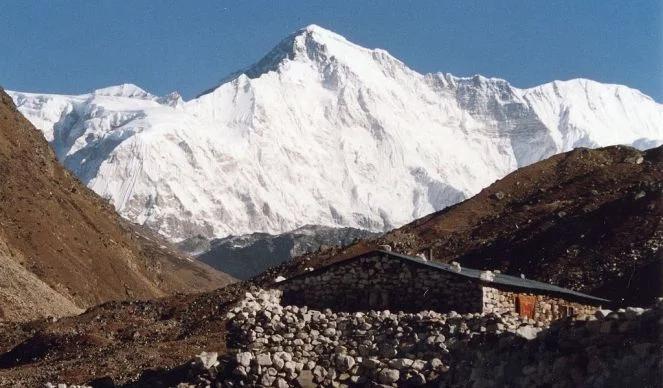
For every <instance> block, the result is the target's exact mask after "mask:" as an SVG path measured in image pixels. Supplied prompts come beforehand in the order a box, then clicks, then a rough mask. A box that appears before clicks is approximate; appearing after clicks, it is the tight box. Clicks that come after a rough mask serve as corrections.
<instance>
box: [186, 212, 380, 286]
mask: <svg viewBox="0 0 663 388" xmlns="http://www.w3.org/2000/svg"><path fill="white" fill-rule="evenodd" d="M375 236H377V234H376V233H372V232H369V231H367V230H361V229H355V228H332V227H326V226H320V225H307V226H304V227H301V228H298V229H296V230H293V231H292V232H287V233H281V234H278V235H271V234H268V233H253V234H249V235H244V236H229V237H224V238H220V239H212V240H208V239H207V238H205V237H204V236H197V237H193V238H190V239H187V240H184V241H182V242H180V243H178V244H177V246H178V247H179V248H180V249H183V250H185V251H186V252H189V253H191V254H195V255H196V258H197V259H198V260H200V261H202V262H203V263H206V264H208V265H210V266H211V267H213V268H216V269H218V270H220V271H222V272H224V273H227V274H229V275H231V276H233V277H235V278H237V279H243V280H246V279H249V278H251V277H253V276H255V275H258V274H259V273H261V272H263V271H264V270H266V269H268V268H269V267H273V266H275V265H278V264H281V263H283V262H285V261H287V260H290V259H292V258H294V257H298V256H301V255H304V254H307V253H311V252H315V251H318V250H320V249H327V248H329V247H332V246H336V247H344V246H346V245H349V244H352V243H354V242H356V241H358V240H361V239H367V238H370V237H375Z"/></svg>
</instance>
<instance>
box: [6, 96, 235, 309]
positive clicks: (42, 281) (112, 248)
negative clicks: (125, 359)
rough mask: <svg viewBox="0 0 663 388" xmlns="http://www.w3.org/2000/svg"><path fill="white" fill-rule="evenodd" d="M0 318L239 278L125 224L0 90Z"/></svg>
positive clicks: (155, 294) (216, 284) (202, 286)
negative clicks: (58, 157) (59, 159)
mask: <svg viewBox="0 0 663 388" xmlns="http://www.w3.org/2000/svg"><path fill="white" fill-rule="evenodd" d="M0 264H1V267H2V270H0V282H1V283H0V318H4V319H19V320H27V319H32V318H35V317H38V316H45V315H65V314H71V313H76V312H79V311H81V310H80V309H81V308H87V307H89V306H92V305H95V304H98V303H101V302H104V301H108V300H115V299H127V298H154V297H159V296H162V295H165V294H168V293H173V292H179V291H200V290H208V289H212V288H214V287H220V286H223V285H225V284H228V282H229V281H231V278H230V277H229V276H227V275H225V274H222V273H220V272H217V271H215V270H213V269H211V268H209V267H207V266H205V265H202V264H199V263H196V262H192V261H191V260H190V259H188V258H184V257H182V256H179V255H178V254H177V253H175V251H174V250H172V249H170V248H169V247H167V245H166V244H165V243H164V242H163V241H162V240H161V239H160V238H158V237H157V236H154V235H151V234H149V233H147V232H145V231H142V230H139V229H138V228H137V227H135V226H134V225H131V224H129V223H128V222H126V221H124V220H122V219H121V218H120V217H119V216H117V215H116V213H115V212H114V210H113V209H112V207H111V206H110V205H109V204H107V203H106V202H104V201H103V200H102V199H101V198H99V197H98V196H97V195H96V194H94V193H93V192H92V191H90V190H88V189H87V188H86V187H85V186H83V185H82V184H81V183H80V182H79V181H78V180H77V179H76V178H74V177H73V176H71V175H70V174H69V173H68V172H67V171H66V170H65V169H64V168H62V167H61V166H60V164H59V163H58V162H57V160H56V159H55V156H54V154H53V152H52V151H51V149H50V147H49V146H48V144H47V143H46V141H45V140H44V139H43V137H42V136H41V134H40V133H39V132H38V131H37V130H36V129H35V128H34V127H33V126H32V125H31V124H30V123H29V122H28V121H27V120H26V119H25V118H24V117H23V116H21V114H20V113H19V112H18V111H17V110H16V108H15V106H14V104H13V102H12V100H11V98H10V97H9V96H7V94H5V93H4V91H2V90H0Z"/></svg>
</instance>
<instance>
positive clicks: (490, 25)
mask: <svg viewBox="0 0 663 388" xmlns="http://www.w3.org/2000/svg"><path fill="white" fill-rule="evenodd" d="M191 3H195V4H196V5H191ZM636 4H637V6H636ZM662 4H663V2H661V1H660V0H651V1H649V0H647V1H637V2H627V1H612V0H584V1H578V0H569V1H554V0H547V1H533V0H527V1H526V0H523V1H507V0H503V1H492V0H486V1H472V0H465V1H386V0H383V1H331V0H327V1H311V0H309V1H294V0H290V1H241V2H240V1H237V2H224V1H200V2H183V1H178V2H175V1H152V0H150V1H143V0H132V1H73V0H71V1H45V0H44V1H38V0H34V1H12V2H10V1H3V2H2V4H1V5H0V36H2V39H0V85H2V86H4V87H5V88H8V89H14V90H22V91H39V92H52V93H83V92H87V91H90V90H92V89H95V88H100V87H103V86H108V85H113V84H118V83H123V82H132V83H135V84H137V85H139V86H141V87H143V88H144V89H146V90H148V91H150V92H152V93H155V94H165V93H168V92H170V91H173V90H178V91H180V92H181V93H182V94H183V96H184V97H185V98H191V97H192V96H194V95H196V94H197V93H199V92H201V91H203V90H205V89H207V88H209V87H211V86H213V85H215V84H216V83H217V82H218V81H219V80H221V79H222V78H223V77H224V76H225V75H227V74H229V73H231V72H233V71H235V70H237V69H240V68H243V67H245V66H247V65H249V64H251V63H253V62H255V61H257V60H258V59H260V57H261V56H262V55H263V54H265V53H266V52H267V51H268V50H269V49H270V48H271V47H273V46H274V45H275V44H277V43H278V42H279V41H280V40H281V39H282V38H284V37H285V36H287V35H288V34H289V33H291V32H293V31H295V30H297V29H298V28H300V27H303V26H306V25H308V24H311V23H315V24H319V25H321V26H323V27H325V28H329V29H331V30H334V31H336V32H338V33H340V34H341V35H344V36H345V37H346V38H348V39H349V40H351V41H354V42H355V43H358V44H360V45H363V46H367V47H371V48H373V47H379V48H384V49H386V50H388V51H389V52H390V53H391V54H392V55H394V56H396V57H397V58H399V59H401V60H403V61H404V62H405V63H407V64H408V65H409V66H410V67H412V68H414V69H415V70H417V71H420V72H434V71H443V72H450V73H453V74H455V75H461V76H462V75H473V74H477V73H479V74H483V75H486V76H494V77H500V78H505V79H507V80H509V81H510V82H511V83H512V84H513V85H515V86H518V87H528V86H533V85H537V84H540V83H544V82H548V81H551V80H554V79H569V78H575V77H583V78H591V79H595V80H597V81H601V82H609V83H620V84H625V85H628V86H631V87H635V88H637V89H640V90H642V91H643V92H645V93H646V94H649V95H650V96H652V97H654V98H655V99H656V100H657V101H659V102H662V101H663V27H662V26H663V9H662V8H663V5H662Z"/></svg>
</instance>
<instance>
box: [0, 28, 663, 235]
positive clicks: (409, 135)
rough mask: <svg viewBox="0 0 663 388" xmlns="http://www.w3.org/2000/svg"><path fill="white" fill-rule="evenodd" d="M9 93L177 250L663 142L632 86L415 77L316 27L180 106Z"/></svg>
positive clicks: (422, 201)
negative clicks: (557, 157) (608, 149)
mask: <svg viewBox="0 0 663 388" xmlns="http://www.w3.org/2000/svg"><path fill="white" fill-rule="evenodd" d="M10 95H11V96H12V98H13V99H14V100H15V101H16V104H17V106H18V107H19V109H20V110H21V112H22V113H23V114H24V115H25V116H26V117H28V118H29V119H30V120H31V121H32V122H33V123H34V124H35V126H36V127H38V128H39V129H41V130H42V131H43V132H44V135H45V136H46V138H47V139H48V140H49V142H50V143H51V145H52V146H53V148H54V149H55V150H56V153H57V155H58V158H59V160H61V161H62V163H64V165H65V166H66V167H67V168H68V169H70V170H72V171H73V172H74V173H76V174H77V175H78V177H79V178H80V179H81V180H82V181H83V182H85V183H86V184H87V185H88V187H90V188H91V189H93V190H94V191H96V192H97V193H99V194H100V195H101V196H103V197H106V198H108V199H109V200H110V201H111V202H112V203H113V204H114V206H115V207H116V208H117V209H118V211H119V212H120V213H121V214H122V215H123V216H125V217H127V218H128V219H130V220H132V221H134V222H137V223H140V224H145V225H147V226H149V227H151V228H153V229H154V230H157V231H159V232H160V233H162V234H164V235H165V236H168V237H170V238H172V239H173V240H181V239H186V238H188V237H191V236H195V235H199V234H200V235H203V236H205V237H208V238H209V237H223V236H227V235H229V234H233V235H243V234H249V233H254V232H267V233H272V234H278V233H283V232H287V231H291V230H293V229H296V228H298V227H301V226H303V225H307V224H315V225H322V226H327V227H352V228H359V229H368V230H373V231H382V230H387V229H390V228H394V227H397V226H399V225H402V224H404V223H406V222H409V221H411V220H413V219H415V218H419V217H422V216H424V215H426V214H428V213H431V212H433V211H435V210H439V209H442V208H444V207H446V206H449V205H452V204H454V203H457V202H459V201H461V200H463V199H464V198H467V197H469V196H471V195H473V194H475V193H477V192H478V191H480V190H481V189H482V188H484V187H485V186H487V185H489V184H490V183H492V182H493V181H495V180H496V179H499V178H501V177H503V176H505V175H506V174H508V173H510V172H512V171H513V170H515V169H517V168H519V167H522V166H525V165H528V164H531V163H534V162H536V161H539V160H541V159H544V158H547V157H549V156H551V155H553V154H555V153H559V152H563V151H568V150H570V149H572V148H575V147H599V146H607V145H613V144H626V145H633V146H637V147H641V148H648V147H652V146H656V145H658V144H660V143H661V142H662V140H663V106H662V105H661V104H658V103H656V102H655V101H653V100H652V99H651V98H649V97H647V96H645V95H643V94H642V93H640V92H638V91H636V90H634V89H630V88H627V87H624V86H617V85H605V84H600V83H597V82H593V81H588V80H571V81H563V82H560V81H555V82H552V83H549V84H545V85H541V86H538V87H534V88H530V89H519V88H516V87H513V86H512V85H510V84H509V83H508V82H507V81H505V80H502V79H498V78H486V77H483V76H480V75H476V76H472V77H456V76H453V75H451V74H444V73H435V74H420V73H418V72H416V71H414V70H412V69H410V68H408V67H407V66H406V65H405V64H404V63H403V62H401V61H399V60H398V59H396V58H394V57H392V56H391V55H390V54H389V53H387V52H386V51H384V50H379V49H366V48H363V47H360V46H357V45H356V44H354V43H351V42H349V41H347V40H346V39H345V38H343V37H342V36H340V35H338V34H335V33H333V32H331V31H327V30H325V29H323V28H321V27H318V26H313V25H312V26H309V27H306V28H304V29H301V30H299V31H297V32H295V33H294V34H292V35H290V36H289V37H287V38H286V39H284V40H282V41H281V42H280V43H279V44H278V45H277V46H276V47H275V48H274V49H272V50H271V51H270V52H269V53H268V54H267V55H266V56H265V57H264V58H262V59H261V60H259V61H258V62H257V63H256V64H254V65H252V66H249V67H248V68H246V69H244V70H242V71H240V72H238V73H235V74H233V75H232V76H230V77H229V78H227V80H226V81H225V82H223V83H222V84H221V85H219V86H217V87H215V88H214V89H212V90H210V91H209V92H207V93H205V94H203V95H201V96H199V97H198V98H195V99H192V100H190V101H186V102H185V101H183V100H182V98H181V97H180V96H179V95H178V94H175V93H173V94H171V95H168V96H165V97H157V96H154V95H152V94H150V93H148V92H146V91H145V90H143V89H140V88H139V87H137V86H135V85H130V84H127V85H118V86H113V87H110V88H104V89H100V90H98V91H95V92H92V93H89V94H85V95H80V96H58V95H38V94H28V93H20V92H10Z"/></svg>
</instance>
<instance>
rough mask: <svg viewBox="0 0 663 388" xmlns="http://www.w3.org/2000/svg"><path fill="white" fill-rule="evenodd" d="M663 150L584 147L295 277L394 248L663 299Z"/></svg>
mask: <svg viewBox="0 0 663 388" xmlns="http://www.w3.org/2000/svg"><path fill="white" fill-rule="evenodd" d="M661 182H663V147H658V148H655V149H651V150H648V151H644V152H643V151H638V150H636V149H634V148H630V147H624V146H614V147H607V148H602V149H596V150H589V149H576V150H574V151H571V152H567V153H564V154H559V155H556V156H553V157H551V158H549V159H546V160H544V161H541V162H538V163H535V164H533V165H530V166H528V167H525V168H521V169H519V170H517V171H516V172H514V173H512V174H509V175H507V176H506V177H505V178H503V179H501V180H498V181H496V182H495V183H494V184H492V185H491V186H489V187H488V188H486V189H484V190H482V191H481V192H480V193H479V194H477V195H476V196H474V197H472V198H470V199H468V200H466V201H464V202H462V203H460V204H458V205H455V206H452V207H449V208H447V209H445V210H443V211H440V212H436V213H433V214H431V215H429V216H426V217H423V218H421V219H419V220H417V221H414V222H412V223H410V224H408V225H405V226H403V227H402V228H399V229H396V230H394V231H391V232H389V233H387V234H385V235H384V236H383V237H381V238H378V239H374V240H371V241H362V242H359V243H357V244H354V245H352V246H349V247H347V248H345V249H336V250H327V251H324V252H318V253H314V254H310V255H306V256H305V257H302V258H299V259H296V260H294V261H292V262H289V263H286V264H284V265H282V266H281V267H280V268H275V269H274V270H272V271H270V272H269V273H267V274H265V275H264V277H263V279H264V280H269V279H273V278H274V277H276V276H277V275H282V276H285V277H290V276H292V275H293V274H295V273H298V272H300V271H303V270H304V268H306V267H318V266H321V265H324V264H326V263H330V262H334V261H338V260H342V259H344V258H347V257H350V256H353V255H355V254H358V253H363V252H365V251H367V250H370V249H374V248H376V247H378V246H379V245H380V244H390V245H392V247H393V248H394V250H396V251H397V252H402V253H408V254H418V253H426V254H427V255H428V254H429V252H431V251H432V256H433V259H434V260H438V261H442V262H451V261H458V262H460V263H461V264H462V265H465V266H467V267H471V268H479V269H499V270H501V271H502V272H504V273H508V274H511V275H515V276H519V275H520V274H524V275H525V276H526V277H527V278H531V279H535V280H539V281H544V282H548V283H552V284H555V285H558V286H562V287H566V288H571V289H574V290H577V291H581V292H584V293H588V294H591V295H595V296H599V297H603V298H607V299H611V300H614V301H616V302H620V303H625V304H631V305H633V304H635V305H648V304H651V303H652V302H653V301H654V300H655V298H656V297H657V296H661V294H663V291H662V289H661V278H662V277H663V273H662V272H661V262H662V261H663V257H662V256H661V254H662V252H663V251H661V246H662V245H663V225H662V221H661V220H662V219H663V198H662V189H663V183H661Z"/></svg>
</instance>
